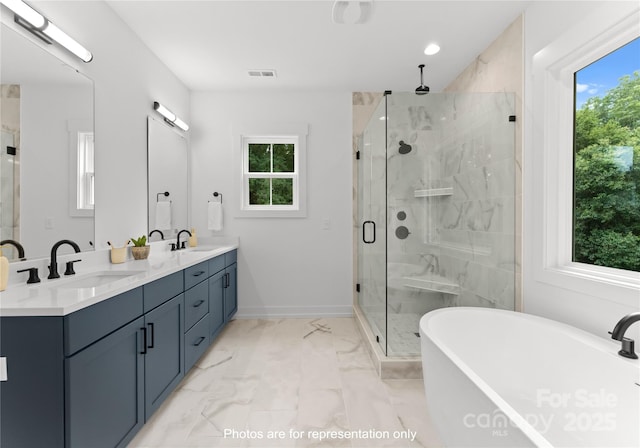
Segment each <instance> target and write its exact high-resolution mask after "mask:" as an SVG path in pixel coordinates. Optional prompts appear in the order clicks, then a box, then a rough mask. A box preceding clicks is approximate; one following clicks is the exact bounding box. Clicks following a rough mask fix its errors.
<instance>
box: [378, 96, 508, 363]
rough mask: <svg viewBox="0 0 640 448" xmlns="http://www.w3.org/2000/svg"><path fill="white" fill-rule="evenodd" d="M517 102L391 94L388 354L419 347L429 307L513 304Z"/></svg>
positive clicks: (417, 350)
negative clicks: (422, 321)
mask: <svg viewBox="0 0 640 448" xmlns="http://www.w3.org/2000/svg"><path fill="white" fill-rule="evenodd" d="M514 100H515V99H514V95H513V94H508V93H438V94H428V95H416V94H414V93H413V92H410V93H409V92H398V93H396V92H394V93H392V94H390V95H387V96H386V102H387V120H386V121H385V123H386V126H387V128H386V136H387V138H386V142H387V148H386V153H387V154H386V161H387V167H386V170H387V176H386V177H387V182H386V184H387V188H386V192H385V194H386V203H387V212H386V215H387V227H388V229H389V230H388V232H387V242H386V258H387V260H386V261H387V291H386V297H387V307H386V311H387V338H386V341H387V355H388V356H415V355H417V354H419V353H420V337H419V320H420V318H421V317H422V316H423V315H424V314H425V313H428V312H429V311H432V310H435V309H439V308H444V307H450V306H479V307H487V308H500V309H508V310H513V309H514V298H515V266H516V265H515V167H516V161H515V123H514V121H513V120H512V119H511V116H512V115H513V113H514V104H515V103H514Z"/></svg>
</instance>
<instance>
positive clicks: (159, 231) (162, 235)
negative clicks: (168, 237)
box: [149, 229, 164, 240]
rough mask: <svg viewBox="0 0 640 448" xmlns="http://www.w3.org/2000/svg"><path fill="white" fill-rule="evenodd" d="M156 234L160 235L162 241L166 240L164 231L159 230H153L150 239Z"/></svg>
mask: <svg viewBox="0 0 640 448" xmlns="http://www.w3.org/2000/svg"><path fill="white" fill-rule="evenodd" d="M156 232H157V233H159V234H160V239H161V240H164V233H162V230H158V229H153V230H152V231H151V232H149V239H151V235H153V234H154V233H156Z"/></svg>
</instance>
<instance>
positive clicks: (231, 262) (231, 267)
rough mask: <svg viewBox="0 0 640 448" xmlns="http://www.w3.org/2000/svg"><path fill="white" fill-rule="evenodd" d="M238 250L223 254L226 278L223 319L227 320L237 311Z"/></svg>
mask: <svg viewBox="0 0 640 448" xmlns="http://www.w3.org/2000/svg"><path fill="white" fill-rule="evenodd" d="M237 262H238V251H237V250H232V251H230V252H227V253H226V254H224V266H225V269H224V270H225V274H226V276H227V280H226V282H225V290H224V321H225V322H229V321H230V320H231V318H232V317H233V316H234V314H236V311H238V263H237Z"/></svg>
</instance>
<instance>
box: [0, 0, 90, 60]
mask: <svg viewBox="0 0 640 448" xmlns="http://www.w3.org/2000/svg"><path fill="white" fill-rule="evenodd" d="M0 3H2V4H3V5H4V6H6V7H7V8H9V9H10V10H11V11H13V13H14V14H15V15H16V23H18V24H19V25H21V26H23V27H24V28H25V29H27V30H28V31H30V32H32V33H33V34H35V35H36V36H38V37H40V38H41V39H42V35H43V34H44V35H45V36H47V37H49V38H51V39H53V40H54V41H56V42H57V43H59V44H60V45H62V46H63V47H64V48H66V49H67V50H68V51H70V52H71V53H73V54H74V55H76V56H78V57H79V58H80V59H82V60H83V61H84V62H90V61H91V60H92V59H93V54H91V52H90V51H89V50H87V49H86V48H84V47H83V46H82V45H80V44H79V43H78V42H77V41H75V40H74V39H73V38H72V37H71V36H69V35H68V34H67V33H65V32H64V31H62V30H61V29H60V28H58V27H57V26H55V25H54V24H53V23H51V22H50V21H49V19H47V18H46V17H45V16H43V15H42V14H40V13H39V12H38V11H36V10H35V9H33V8H32V7H31V6H29V5H27V4H26V3H24V2H23V1H22V0H0ZM18 18H20V19H21V20H18ZM45 41H46V40H45ZM47 43H50V42H47Z"/></svg>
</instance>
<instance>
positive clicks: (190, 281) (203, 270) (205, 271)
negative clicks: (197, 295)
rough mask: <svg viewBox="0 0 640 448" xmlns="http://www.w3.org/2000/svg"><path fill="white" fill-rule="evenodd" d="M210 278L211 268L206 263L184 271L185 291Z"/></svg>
mask: <svg viewBox="0 0 640 448" xmlns="http://www.w3.org/2000/svg"><path fill="white" fill-rule="evenodd" d="M207 277H209V267H208V265H207V262H206V261H203V262H202V263H198V264H197V265H195V266H191V267H190V268H187V269H185V270H184V289H189V288H191V287H192V286H194V285H197V284H198V283H200V282H201V281H203V280H206V279H207Z"/></svg>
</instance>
